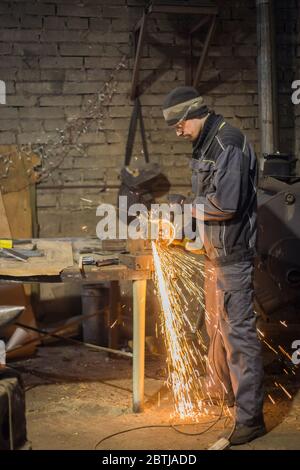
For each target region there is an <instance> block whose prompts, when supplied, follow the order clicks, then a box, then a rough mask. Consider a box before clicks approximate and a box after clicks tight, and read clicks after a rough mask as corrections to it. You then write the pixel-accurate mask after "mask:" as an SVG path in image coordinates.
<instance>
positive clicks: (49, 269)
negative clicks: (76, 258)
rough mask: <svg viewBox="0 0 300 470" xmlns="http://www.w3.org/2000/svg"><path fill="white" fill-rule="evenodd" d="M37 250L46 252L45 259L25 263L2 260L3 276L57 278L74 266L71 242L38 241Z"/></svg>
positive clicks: (30, 259)
mask: <svg viewBox="0 0 300 470" xmlns="http://www.w3.org/2000/svg"><path fill="white" fill-rule="evenodd" d="M36 244H37V249H38V250H40V251H42V252H44V255H45V256H43V257H35V258H29V259H28V260H27V261H26V262H25V263H23V262H20V261H15V260H13V259H9V258H1V259H0V275H2V276H16V277H18V276H37V275H40V276H43V275H44V276H55V275H58V274H60V272H61V271H62V270H63V269H65V268H67V267H69V266H73V250H72V243H71V242H62V241H57V240H54V241H49V240H42V239H37V240H36Z"/></svg>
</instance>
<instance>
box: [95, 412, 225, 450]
mask: <svg viewBox="0 0 300 470" xmlns="http://www.w3.org/2000/svg"><path fill="white" fill-rule="evenodd" d="M220 419H221V415H219V416H218V418H217V419H216V420H214V421H213V422H212V421H208V422H206V423H190V424H181V423H178V424H175V425H173V424H153V425H147V426H138V427H135V428H130V429H125V430H124V431H119V432H116V433H114V434H110V435H108V436H106V437H104V438H103V439H100V441H98V442H97V444H96V445H95V446H94V449H95V450H96V449H97V448H98V446H99V445H100V444H102V443H103V442H104V441H107V440H108V439H111V438H112V437H115V436H119V435H121V434H126V433H128V432H132V431H138V430H140V429H151V428H169V429H173V430H174V431H176V432H178V433H180V434H185V435H188V436H200V435H201V434H204V433H205V432H207V431H209V430H210V429H211V428H212V427H213V426H215V425H216V424H217V422H219V421H220ZM209 423H212V424H211V425H210V426H209V427H208V428H206V429H205V430H204V431H201V432H199V433H185V432H183V431H179V430H178V429H176V428H175V427H174V426H199V425H200V426H201V425H206V424H209Z"/></svg>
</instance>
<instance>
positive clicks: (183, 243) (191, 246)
mask: <svg viewBox="0 0 300 470" xmlns="http://www.w3.org/2000/svg"><path fill="white" fill-rule="evenodd" d="M171 246H179V247H180V248H184V250H185V251H188V252H189V253H193V254H195V255H205V249H204V248H198V247H197V245H196V243H195V242H194V241H193V240H189V239H188V238H183V239H182V240H177V239H175V240H173V242H172V243H171Z"/></svg>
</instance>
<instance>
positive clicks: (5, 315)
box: [0, 305, 25, 328]
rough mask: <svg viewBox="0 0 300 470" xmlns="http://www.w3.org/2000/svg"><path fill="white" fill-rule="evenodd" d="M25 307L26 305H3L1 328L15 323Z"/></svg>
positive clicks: (0, 312)
mask: <svg viewBox="0 0 300 470" xmlns="http://www.w3.org/2000/svg"><path fill="white" fill-rule="evenodd" d="M24 309H25V307H24V306H13V305H1V306H0V328H1V327H3V326H7V325H9V324H10V323H13V322H14V321H15V320H16V319H17V318H18V317H19V316H20V315H21V313H22V312H23V310H24Z"/></svg>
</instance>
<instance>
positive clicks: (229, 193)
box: [191, 113, 257, 265]
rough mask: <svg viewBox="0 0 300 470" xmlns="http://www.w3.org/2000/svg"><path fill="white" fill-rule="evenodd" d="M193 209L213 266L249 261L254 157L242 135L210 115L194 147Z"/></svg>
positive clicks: (254, 205) (252, 235)
mask: <svg viewBox="0 0 300 470" xmlns="http://www.w3.org/2000/svg"><path fill="white" fill-rule="evenodd" d="M191 169H192V191H193V202H192V211H193V216H194V217H195V218H196V219H200V220H201V221H203V224H204V230H203V232H204V247H205V251H206V253H207V256H208V258H209V259H210V260H211V261H213V262H215V263H217V264H220V265H222V264H230V263H235V262H239V261H243V260H248V259H252V258H253V255H254V253H255V245H256V231H257V228H256V219H257V200H256V191H257V159H256V156H255V153H254V150H253V148H252V146H251V145H250V144H249V143H248V142H247V139H246V136H245V135H244V134H243V133H242V132H241V131H240V130H239V129H236V128H235V127H233V126H231V125H230V124H229V123H227V122H226V121H225V120H224V118H223V116H220V115H216V114H214V113H212V114H211V115H210V116H209V117H208V119H207V121H206V122H205V125H204V128H203V130H202V132H201V133H200V136H199V137H198V139H197V141H196V142H195V143H194V145H193V155H192V159H191Z"/></svg>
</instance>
